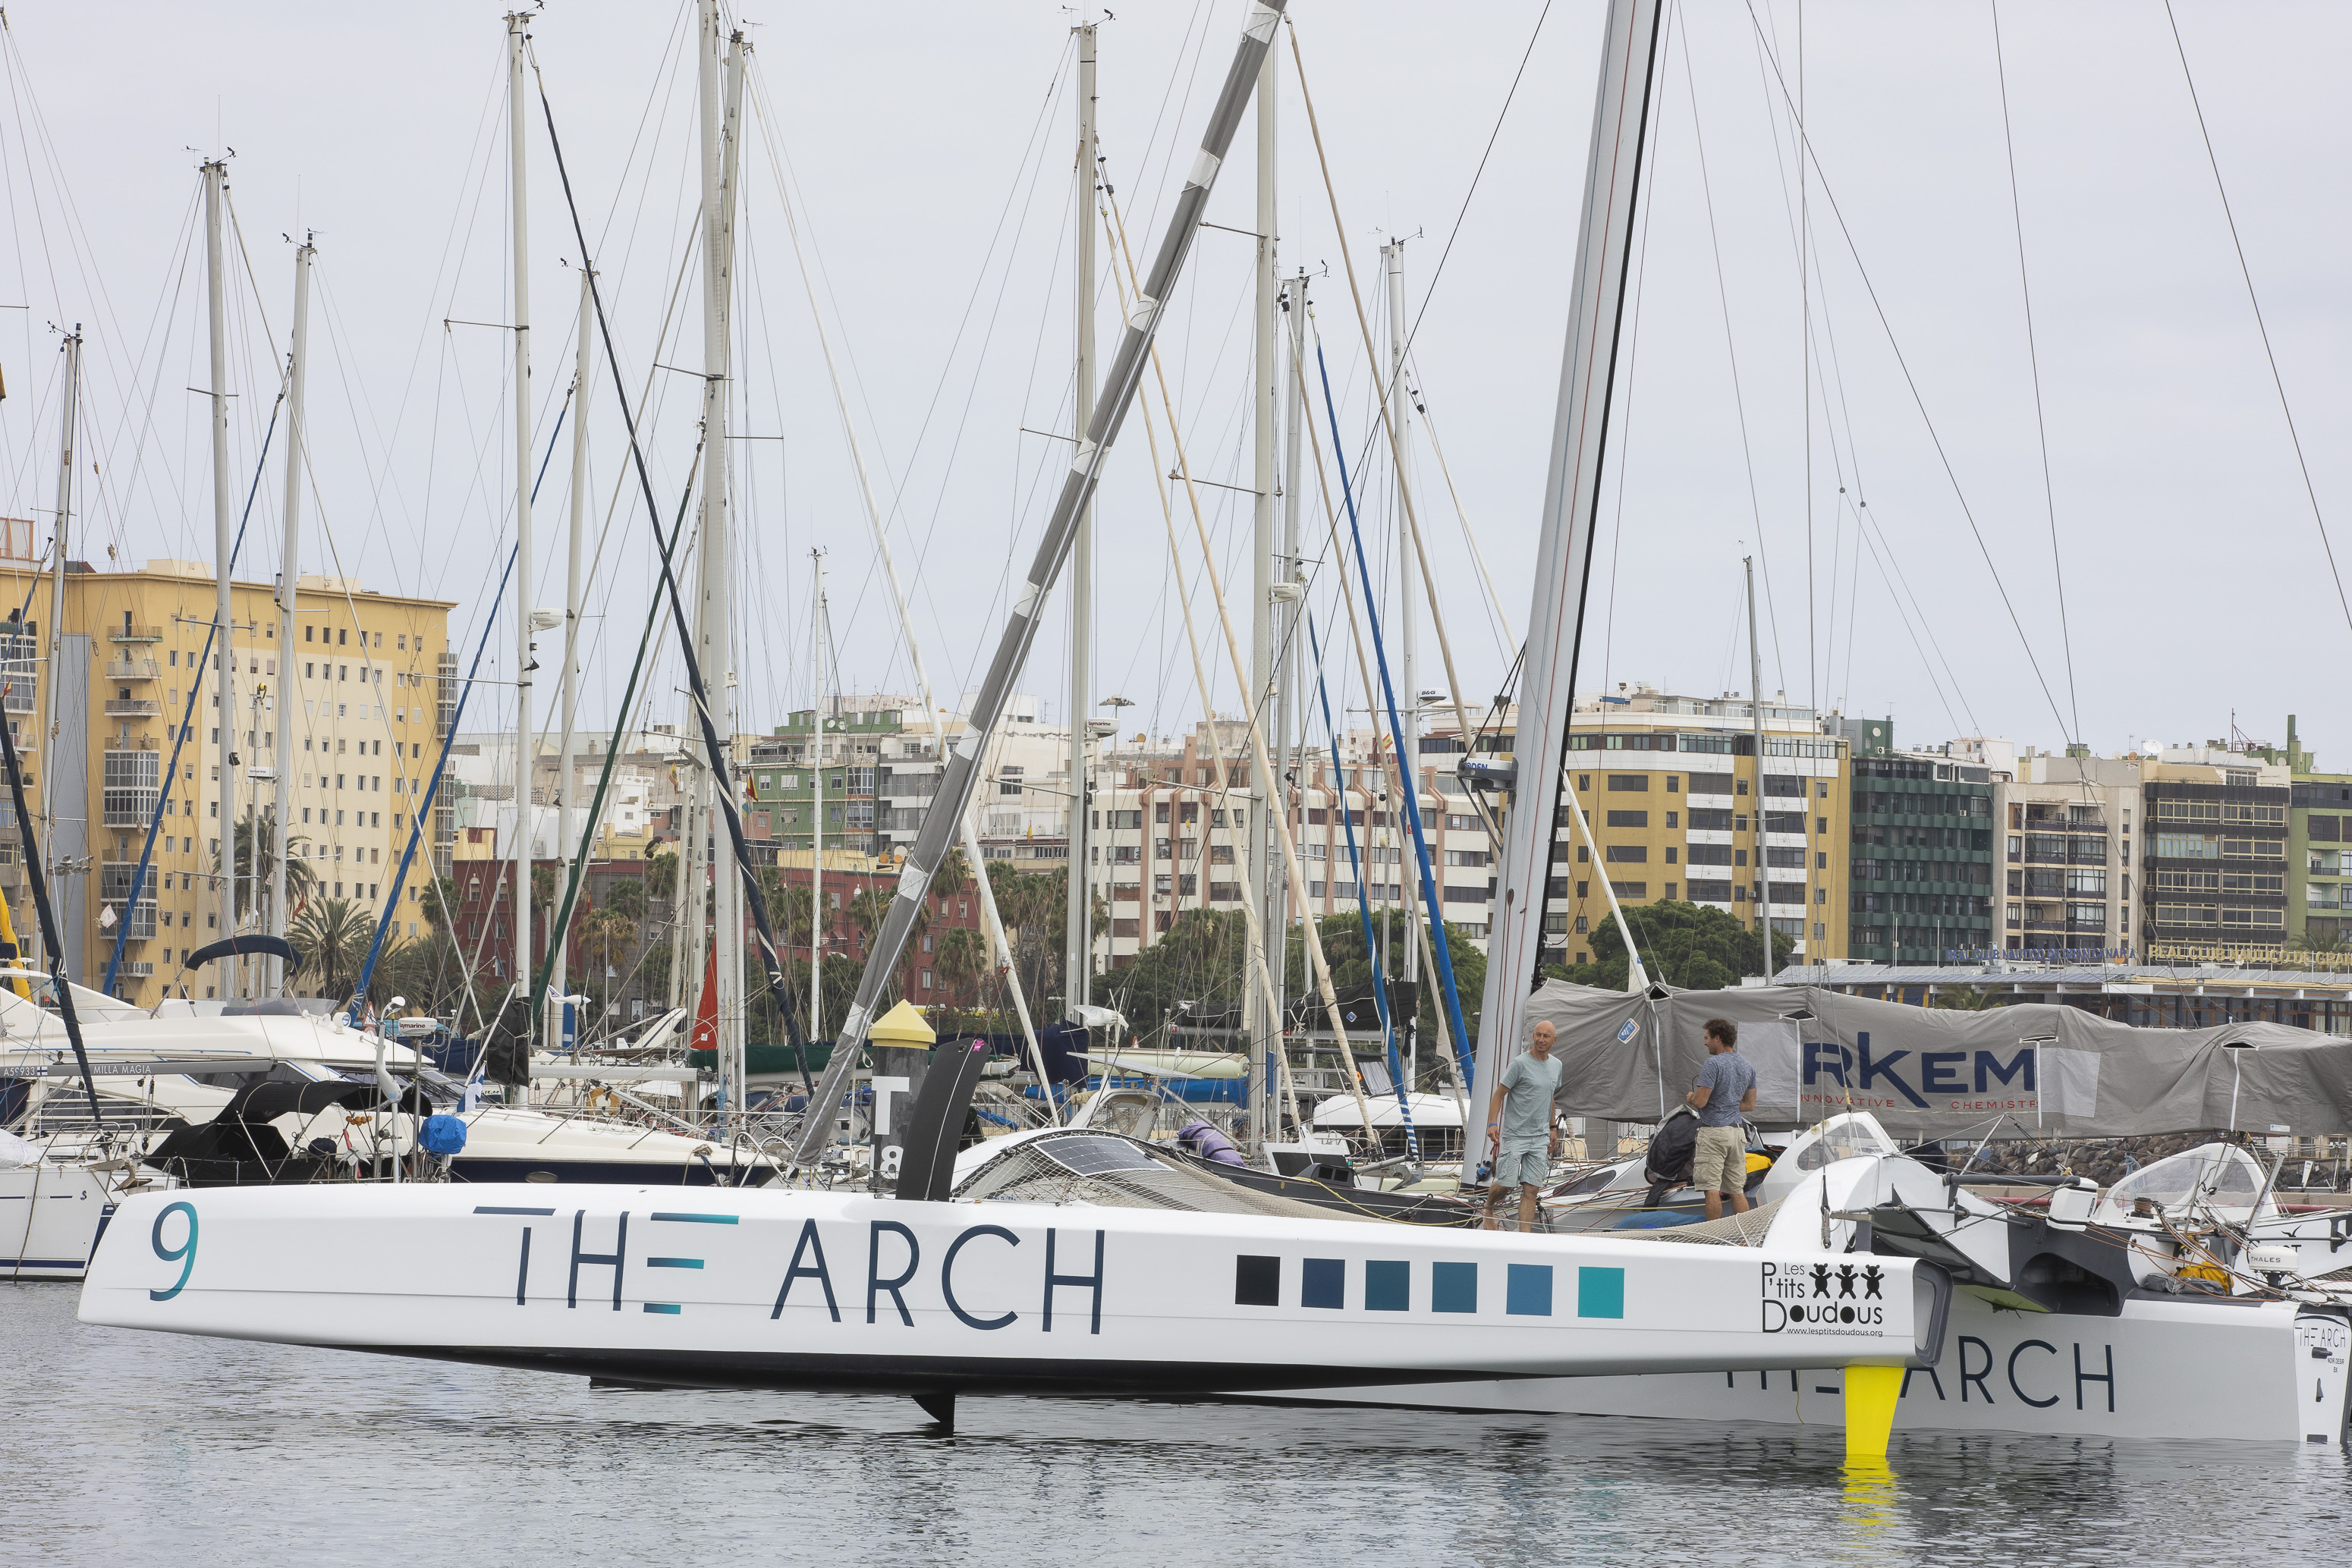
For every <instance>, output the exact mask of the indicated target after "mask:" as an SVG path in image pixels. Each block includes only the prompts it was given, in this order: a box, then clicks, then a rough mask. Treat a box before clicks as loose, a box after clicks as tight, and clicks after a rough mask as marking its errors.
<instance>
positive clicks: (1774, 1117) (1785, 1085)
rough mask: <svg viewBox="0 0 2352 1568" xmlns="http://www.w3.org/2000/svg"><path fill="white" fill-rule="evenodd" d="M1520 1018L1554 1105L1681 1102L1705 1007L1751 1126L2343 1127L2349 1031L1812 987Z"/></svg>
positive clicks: (2349, 1080) (1977, 1129)
mask: <svg viewBox="0 0 2352 1568" xmlns="http://www.w3.org/2000/svg"><path fill="white" fill-rule="evenodd" d="M1711 1018H1727V1019H1731V1020H1732V1021H1733V1022H1735V1023H1737V1024H1738V1026H1739V1052H1740V1054H1741V1055H1742V1056H1745V1057H1746V1058H1747V1059H1748V1062H1749V1063H1750V1064H1751V1065H1752V1066H1753V1067H1754V1068H1755V1069H1756V1110H1755V1114H1754V1116H1753V1118H1752V1119H1753V1120H1754V1121H1755V1122H1756V1123H1757V1124H1759V1125H1760V1126H1766V1127H1774V1126H1781V1127H1786V1126H1798V1125H1803V1124H1809V1123H1812V1122H1817V1121H1819V1120H1821V1119H1822V1117H1824V1116H1829V1115H1834V1114H1835V1113H1838V1112H1840V1111H1845V1110H1856V1111H1868V1112H1869V1113H1871V1114H1873V1115H1874V1116H1876V1117H1877V1118H1878V1120H1879V1121H1880V1122H1881V1123H1882V1124H1885V1127H1886V1129H1887V1131H1888V1132H1890V1133H1893V1134H1896V1135H1897V1136H1901V1137H1910V1138H1959V1137H1981V1136H1983V1135H1984V1134H1987V1133H1988V1132H1994V1131H1995V1129H1996V1128H1997V1129H1998V1133H1997V1135H1999V1136H2004V1137H2032V1136H2036V1135H2043V1136H2051V1137H2107V1138H2111V1137H2129V1136H2137V1135H2140V1134H2153V1133H2180V1132H2190V1131H2194V1130H2197V1129H2200V1128H2206V1127H2221V1128H2230V1129H2234V1130H2237V1131H2241V1132H2252V1133H2269V1132H2272V1131H2273V1130H2280V1131H2292V1132H2294V1133H2297V1134H2306V1135H2308V1134H2324V1133H2345V1132H2352V1040H2343V1039H2337V1038H2336V1037H2333V1036H2329V1035H2324V1034H2316V1033H2314V1032H2313V1031H2311V1030H2301V1029H2292V1028H2289V1027H2287V1026H2285V1025H2283V1024H2273V1023H2242V1024H2224V1025H2221V1026H2220V1027H2218V1028H2214V1029H2189V1030H2179V1029H2135V1028H2133V1027H2131V1026H2129V1025H2127V1024H2120V1023H2114V1022H2111V1021H2109V1020H2107V1019H2102V1018H2098V1017H2096V1016H2095V1015H2094V1014H2091V1013H2088V1012H2084V1010H2082V1009H2079V1008H2070V1007H2063V1006H2058V1005H2054V1004H2050V1003H2026V1004H2021V1005H2019V1006H2016V1007H2005V1008H1992V1009H1986V1010H1985V1011H1982V1012H1947V1011H1942V1010H1938V1009H1927V1008H1916V1007H1910V1006H1906V1004H1904V1003H1901V1002H1885V1001H1877V1000H1874V999H1872V998H1865V997H1850V996H1847V995H1845V994H1844V993H1843V992H1840V991H1831V990H1822V989H1819V988H1813V987H1810V986H1757V987H1750V988H1742V989H1738V990H1728V991H1679V990H1675V988H1672V987H1669V986H1655V987H1653V988H1651V989H1650V991H1649V992H1648V993H1647V994H1646V995H1634V994H1628V993H1626V992H1622V991H1598V990H1593V989H1591V988H1587V987H1583V986H1571V985H1568V984H1566V983H1564V982H1561V981H1558V980H1549V981H1546V982H1545V983H1544V986H1543V988H1541V989H1540V990H1538V992H1537V993H1536V994H1535V996H1534V997H1533V998H1530V999H1529V1001H1528V1027H1529V1028H1530V1029H1532V1028H1533V1027H1534V1025H1535V1024H1537V1023H1538V1022H1545V1021H1549V1023H1550V1024H1551V1025H1552V1026H1553V1028H1554V1029H1555V1030H1558V1031H1559V1040H1558V1041H1557V1043H1556V1044H1555V1046H1554V1048H1553V1049H1554V1053H1555V1054H1556V1055H1558V1056H1559V1058H1560V1059H1561V1061H1562V1063H1563V1069H1564V1070H1563V1071H1562V1072H1561V1074H1560V1090H1559V1106H1560V1108H1561V1109H1562V1110H1563V1111H1566V1112H1568V1113H1570V1114H1572V1115H1580V1116H1597V1117H1604V1118H1607V1119H1608V1120H1611V1121H1618V1122H1655V1121H1657V1120H1659V1119H1660V1118H1661V1117H1662V1116H1664V1114H1665V1113H1667V1112H1668V1111H1671V1110H1672V1109H1673V1108H1674V1107H1675V1105H1677V1104H1680V1103H1682V1098H1683V1094H1684V1092H1685V1091H1686V1090H1688V1089H1689V1088H1690V1087H1691V1086H1692V1084H1693V1083H1695V1082H1696V1081H1697V1078H1698V1070H1699V1064H1700V1063H1701V1062H1703V1061H1706V1044H1705V1042H1704V1041H1703V1040H1702V1039H1701V1031H1702V1030H1703V1028H1704V1026H1705V1025H1706V1020H1707V1019H1711ZM1516 1043H1519V1044H1524V1042H1523V1041H1522V1042H1516Z"/></svg>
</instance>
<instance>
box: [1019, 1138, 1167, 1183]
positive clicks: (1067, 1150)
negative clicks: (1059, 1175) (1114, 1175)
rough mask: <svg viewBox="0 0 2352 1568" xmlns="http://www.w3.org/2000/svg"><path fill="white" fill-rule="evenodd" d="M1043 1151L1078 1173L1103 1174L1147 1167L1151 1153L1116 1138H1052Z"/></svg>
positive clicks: (1154, 1164) (1061, 1164)
mask: <svg viewBox="0 0 2352 1568" xmlns="http://www.w3.org/2000/svg"><path fill="white" fill-rule="evenodd" d="M1044 1152H1045V1154H1046V1155H1050V1156H1052V1158H1053V1160H1054V1162H1055V1164H1057V1165H1060V1166H1066V1167H1067V1168H1068V1169H1070V1170H1073V1171H1076V1173H1077V1174H1078V1175H1080V1176H1104V1175H1107V1174H1108V1173H1109V1172H1111V1171H1133V1170H1150V1169H1152V1168H1153V1167H1154V1166H1156V1165H1157V1163H1158V1162H1156V1161H1155V1160H1153V1159H1152V1158H1151V1156H1150V1155H1147V1154H1145V1153H1144V1152H1143V1151H1142V1150H1140V1149H1139V1148H1137V1147H1136V1146H1135V1145H1132V1144H1129V1143H1126V1142H1124V1141H1122V1140H1120V1139H1118V1138H1051V1139H1048V1140H1046V1141H1045V1146H1044Z"/></svg>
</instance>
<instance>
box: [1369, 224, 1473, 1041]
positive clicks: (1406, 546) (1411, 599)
mask: <svg viewBox="0 0 2352 1568" xmlns="http://www.w3.org/2000/svg"><path fill="white" fill-rule="evenodd" d="M1381 260H1382V261H1383V262H1384V263H1385V264H1386V266H1385V267H1384V269H1383V271H1384V276H1385V280H1386V281H1385V287H1386V288H1387V292H1388V306H1389V394H1388V397H1387V398H1386V400H1385V401H1386V402H1387V404H1388V407H1389V411H1390V413H1389V417H1390V418H1391V420H1392V421H1393V422H1394V423H1393V425H1392V427H1391V428H1392V430H1393V432H1394V434H1395V437H1396V440H1395V444H1394V445H1393V446H1392V447H1391V453H1392V455H1393V457H1394V460H1395V464H1396V483H1397V496H1398V499H1399V503H1400V504H1399V505H1398V507H1397V615H1396V623H1397V649H1398V655H1397V673H1398V674H1401V675H1402V676H1403V677H1404V678H1403V681H1402V685H1403V687H1404V701H1403V702H1402V703H1400V704H1398V705H1397V721H1398V722H1399V723H1400V724H1402V725H1403V727H1404V733H1402V735H1399V736H1398V737H1396V748H1397V759H1396V760H1397V775H1398V779H1399V780H1400V782H1401V783H1402V786H1403V787H1404V788H1405V789H1410V790H1412V792H1413V799H1414V800H1415V801H1416V802H1417V801H1418V800H1420V798H1421V653H1420V643H1421V635H1420V632H1419V631H1418V630H1417V623H1418V622H1419V621H1420V619H1421V617H1420V615H1419V614H1418V613H1417V608H1418V606H1419V605H1420V603H1421V583H1420V580H1419V576H1418V572H1419V564H1418V563H1419V561H1420V554H1419V552H1418V551H1416V550H1415V549H1413V542H1412V501H1411V498H1410V497H1409V494H1408V492H1409V491H1410V490H1411V488H1412V472H1411V467H1410V464H1409V461H1408V455H1409V454H1410V453H1411V452H1412V399H1411V398H1409V397H1407V396H1406V395H1405V387H1404V350H1405V327H1404V241H1402V240H1401V239H1398V240H1391V241H1390V242H1389V243H1388V244H1387V245H1385V246H1381ZM1462 744H1463V746H1464V747H1465V748H1466V747H1469V746H1470V744H1471V737H1469V736H1466V735H1465V736H1464V737H1462ZM1401 807H1402V801H1396V800H1391V801H1390V802H1389V826H1390V827H1391V829H1394V828H1395V827H1396V825H1397V817H1396V813H1397V811H1398V810H1400V809H1401ZM1391 837H1392V838H1393V839H1394V840H1395V842H1396V845H1397V846H1398V849H1397V853H1398V855H1399V859H1398V861H1397V862H1394V863H1395V864H1396V877H1397V880H1398V881H1399V882H1401V883H1403V884H1404V908H1405V915H1406V917H1407V918H1408V919H1409V920H1412V921H1418V920H1420V919H1421V917H1422V912H1421V878H1420V877H1419V876H1418V875H1416V874H1414V873H1412V872H1409V871H1407V870H1406V869H1405V867H1404V865H1403V863H1402V862H1403V860H1404V859H1405V858H1406V857H1404V856H1403V854H1402V846H1403V845H1405V844H1407V843H1409V842H1410V840H1408V839H1407V838H1406V837H1405V835H1404V834H1403V833H1402V832H1392V833H1391ZM1433 869H1435V870H1436V872H1437V876H1438V879H1439V880H1440V881H1441V882H1442V881H1443V879H1444V874H1445V873H1444V868H1443V867H1437V868H1433ZM1387 942H1388V936H1387V929H1386V927H1385V925H1383V927H1382V930H1381V946H1387ZM1381 967H1382V969H1384V970H1385V969H1386V968H1387V967H1388V956H1387V955H1386V954H1385V953H1383V954H1382V955H1381ZM1403 979H1404V992H1405V995H1406V997H1407V998H1411V999H1410V1000H1409V1001H1408V1002H1407V1003H1406V1007H1407V1009H1408V1010H1407V1012H1406V1015H1405V1016H1404V1017H1403V1018H1398V1017H1396V1016H1395V1012H1394V1009H1393V1007H1391V1013H1390V1019H1389V1024H1390V1028H1391V1030H1393V1031H1394V1032H1395V1034H1396V1035H1397V1037H1398V1048H1399V1050H1400V1051H1402V1053H1403V1054H1404V1055H1405V1056H1407V1057H1413V1056H1416V1055H1417V1048H1418V1045H1419V1040H1418V1038H1417V1037H1418V1036H1419V1034H1420V1027H1419V1026H1420V1021H1421V944H1420V943H1418V942H1412V941H1408V942H1407V943H1406V944H1405V945H1404V975H1403ZM1408 1087H1409V1086H1408Z"/></svg>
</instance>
